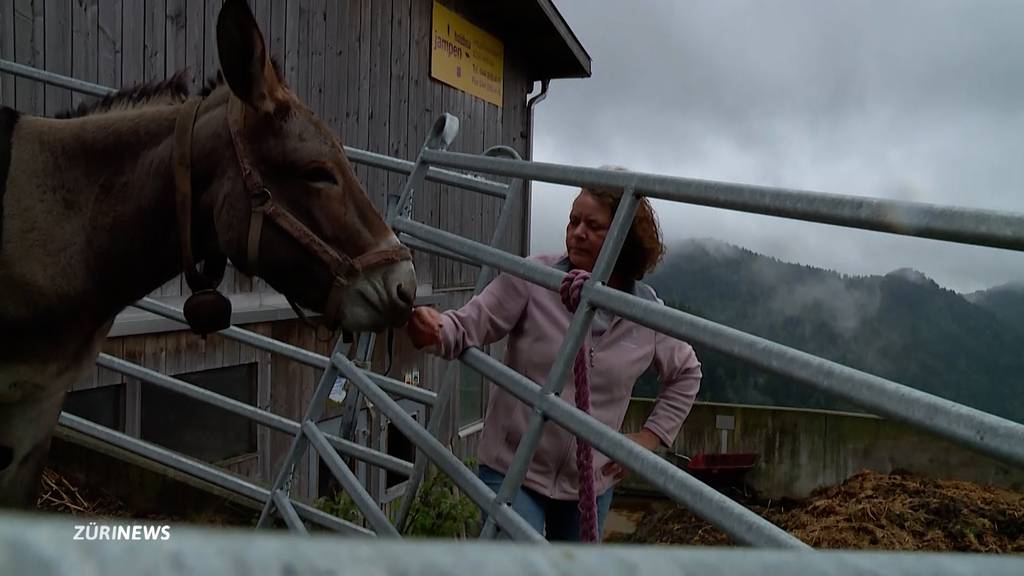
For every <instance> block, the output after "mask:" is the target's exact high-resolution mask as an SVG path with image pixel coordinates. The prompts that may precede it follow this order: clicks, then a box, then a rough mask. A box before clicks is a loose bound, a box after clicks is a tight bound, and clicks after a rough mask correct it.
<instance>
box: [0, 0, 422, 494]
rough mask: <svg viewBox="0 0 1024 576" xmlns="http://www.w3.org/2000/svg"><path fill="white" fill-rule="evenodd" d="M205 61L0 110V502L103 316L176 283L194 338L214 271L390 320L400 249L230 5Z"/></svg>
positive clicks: (47, 428) (87, 359)
mask: <svg viewBox="0 0 1024 576" xmlns="http://www.w3.org/2000/svg"><path fill="white" fill-rule="evenodd" d="M217 50H218V55H219V58H220V67H221V74H220V76H219V77H218V80H217V81H215V82H214V83H213V85H211V86H208V87H207V89H205V90H203V91H202V92H201V93H200V94H196V95H191V96H190V95H189V93H188V92H189V91H188V88H187V83H186V82H185V81H184V76H183V75H182V73H179V74H178V75H176V76H175V77H173V78H171V79H170V80H167V81H164V82H161V83H157V84H150V85H144V86H141V87H136V88H131V89H127V90H123V91H121V92H119V93H117V94H115V95H112V96H110V97H107V98H106V99H104V100H101V101H99V102H97V103H95V104H93V105H91V106H89V107H87V108H85V109H80V110H79V111H78V112H76V113H72V114H69V115H68V116H70V117H63V118H40V117H31V116H28V115H20V114H19V113H18V112H16V111H15V110H12V109H10V108H0V201H2V203H0V206H2V211H0V334H2V336H3V338H2V340H3V342H2V344H0V507H28V506H30V505H31V504H32V503H33V500H34V497H35V495H36V494H37V493H38V486H39V483H40V475H41V473H42V467H43V464H44V461H45V459H46V455H47V453H48V451H49V446H50V439H51V437H52V433H53V429H54V427H55V425H56V420H57V417H58V416H59V413H60V410H61V406H62V403H63V399H64V394H65V390H66V389H67V388H68V386H69V385H70V384H72V383H73V382H75V381H76V380H77V379H78V378H80V377H81V376H82V375H83V374H84V373H85V372H84V371H85V370H87V369H89V368H90V367H91V366H92V365H93V364H94V362H95V359H96V356H97V354H98V352H99V347H100V345H101V343H102V342H103V340H104V339H105V337H106V335H107V333H108V331H109V329H110V327H111V325H112V323H113V320H114V317H115V316H116V315H117V314H118V313H119V312H120V311H121V310H123V309H125V308H126V307H128V306H129V305H131V304H132V303H133V302H135V301H136V300H138V299H140V298H142V297H144V296H145V295H146V294H149V293H150V292H151V291H152V290H154V289H155V288H157V287H159V286H161V285H162V284H163V283H165V282H167V281H168V280H170V279H171V278H173V277H174V276H176V275H177V274H179V273H182V272H183V271H184V273H185V274H186V278H187V279H188V281H189V285H190V287H192V288H193V291H194V292H195V294H193V298H196V297H197V296H202V297H201V298H199V300H200V301H199V302H198V303H194V304H195V305H194V306H193V307H192V310H191V319H190V320H195V321H196V322H197V323H198V324H200V325H202V324H204V319H203V316H204V315H208V314H209V313H211V311H212V313H214V314H216V315H220V316H224V314H225V310H224V308H223V304H224V303H225V302H226V299H224V298H223V296H219V295H218V294H217V293H215V287H216V284H217V283H218V282H219V278H218V273H221V274H222V273H223V267H224V264H225V263H226V261H227V259H230V260H231V262H232V263H233V264H234V265H235V266H236V267H237V268H238V269H239V270H241V271H242V272H244V273H246V274H249V275H252V276H259V277H261V278H263V279H265V280H266V282H267V283H268V284H269V285H270V286H272V287H273V288H274V289H276V290H277V291H279V292H281V293H282V294H284V295H285V296H287V297H288V298H289V301H291V302H292V303H293V306H295V305H298V306H301V307H303V308H306V309H309V310H313V311H315V312H317V313H319V314H321V315H322V316H321V318H320V320H319V321H321V322H322V323H323V324H324V325H325V326H327V328H329V329H331V330H339V329H340V330H343V331H346V332H360V331H378V330H383V329H385V328H391V327H397V326H401V325H403V324H404V323H405V322H406V320H407V319H408V316H409V314H410V312H411V309H412V304H413V300H414V298H415V294H416V274H415V270H414V269H413V266H412V262H411V259H410V257H409V251H408V250H407V249H406V248H405V247H404V246H402V245H401V244H400V243H399V242H398V239H397V237H396V236H395V234H394V232H393V231H392V230H391V229H390V228H389V227H388V226H387V225H386V223H385V221H384V220H383V219H382V217H381V216H380V214H379V213H378V212H377V211H376V210H375V208H374V206H373V204H372V203H371V201H370V200H369V198H368V197H367V195H366V192H365V190H364V189H363V187H362V185H361V184H360V182H359V181H357V179H356V177H355V174H354V172H353V169H352V166H351V164H350V163H349V161H348V159H347V158H346V156H345V154H344V151H343V148H342V146H341V143H340V141H339V140H338V138H337V137H336V136H335V135H334V134H333V133H332V132H331V130H330V129H329V128H328V126H327V125H326V124H325V123H324V122H322V121H321V120H320V119H318V118H317V117H316V116H315V115H314V114H313V113H312V112H311V111H310V110H309V108H308V107H306V106H305V105H304V104H303V103H302V102H301V101H300V100H299V99H298V98H297V97H296V96H295V94H294V93H293V92H292V91H291V90H290V89H289V88H288V87H287V86H286V85H285V84H284V82H283V80H282V78H281V76H280V72H279V70H278V69H277V67H276V66H275V64H274V63H273V62H272V60H271V59H270V58H269V57H268V54H267V48H266V44H265V42H264V39H263V35H262V33H261V32H260V30H259V27H258V25H257V23H256V20H255V19H254V18H253V16H252V13H251V12H250V11H249V7H248V5H247V2H246V1H245V0H226V1H225V2H224V5H223V7H222V9H221V11H220V13H219V15H218V19H217ZM194 262H202V263H203V268H202V270H201V271H200V270H199V269H196V267H195V264H194ZM218 268H219V272H218ZM211 269H212V270H213V272H212V276H213V279H211V278H210V275H211V272H210V270H211ZM218 296H219V298H218ZM186 312H187V313H188V312H190V310H189V306H188V304H187V305H186ZM227 314H228V315H229V314H230V310H229V309H228V310H227ZM224 319H225V318H220V319H219V320H215V321H213V324H214V325H218V326H219V325H221V324H222V323H223V322H222V321H223V320H224ZM205 324H206V325H207V326H206V329H205V330H197V331H200V332H201V333H205V332H209V331H213V330H214V329H217V328H215V327H213V326H212V325H211V324H210V322H209V321H208V320H206V321H205ZM193 328H194V329H196V327H195V325H194V326H193Z"/></svg>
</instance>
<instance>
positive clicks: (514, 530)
mask: <svg viewBox="0 0 1024 576" xmlns="http://www.w3.org/2000/svg"><path fill="white" fill-rule="evenodd" d="M331 360H332V362H333V363H334V364H335V365H336V366H337V368H338V370H340V371H341V372H342V374H344V375H345V376H347V377H348V379H349V382H351V383H352V384H353V385H355V386H356V387H357V388H359V390H360V391H362V393H363V394H364V395H365V396H366V398H367V399H368V400H369V401H370V402H373V404H374V405H375V406H376V407H377V408H379V409H380V410H381V411H383V412H384V414H385V415H387V417H388V418H390V419H391V423H392V424H394V426H395V427H396V428H398V430H399V431H401V432H402V434H405V436H406V437H407V438H408V439H409V441H410V442H413V443H414V444H415V445H416V447H417V448H419V449H420V450H422V451H423V452H424V454H426V455H427V457H428V458H430V459H431V460H432V461H433V462H434V463H435V464H436V465H437V466H438V468H440V469H441V470H443V471H444V472H445V474H447V475H448V476H449V477H451V479H452V480H453V481H454V482H455V484H456V485H457V486H458V487H459V488H460V489H461V490H462V491H463V492H465V494H466V496H468V497H469V498H470V499H471V500H473V502H475V503H476V505H477V506H480V508H481V509H483V510H485V511H486V512H487V513H488V514H489V515H492V516H495V517H497V521H498V523H499V525H500V526H501V528H502V529H503V530H505V531H506V532H508V533H509V534H510V535H511V536H512V537H513V538H516V539H519V540H526V541H530V542H536V543H545V544H546V543H547V542H546V541H545V540H544V537H543V536H541V535H540V534H538V533H537V531H536V530H534V529H533V528H532V527H531V526H530V524H529V523H527V522H526V520H523V518H522V517H521V516H519V514H516V513H515V512H513V511H512V509H511V508H509V507H508V506H495V505H494V502H493V500H492V499H493V498H494V492H492V491H491V489H490V488H488V487H487V485H486V484H484V483H483V481H482V480H480V479H479V478H477V477H476V475H474V474H473V473H472V472H470V471H469V469H468V468H466V467H465V466H464V465H463V464H462V463H461V462H459V460H458V459H457V458H456V457H455V455H454V454H452V453H451V452H449V451H448V450H446V449H445V447H444V446H443V445H442V444H441V443H440V442H438V440H437V439H436V438H434V437H433V436H431V435H430V434H429V433H428V432H427V431H426V430H425V429H424V428H423V427H422V426H420V425H419V424H417V423H416V421H415V420H413V419H412V416H409V415H408V414H407V413H406V412H405V410H403V409H402V407H401V406H399V405H398V404H397V403H396V402H395V401H394V400H392V399H391V398H390V397H389V396H388V395H387V394H385V393H384V391H383V390H381V389H380V388H378V387H377V386H376V385H375V384H374V383H373V382H371V381H370V379H369V378H367V377H366V376H365V375H364V374H363V373H362V372H361V371H360V370H358V369H357V368H356V367H355V365H353V364H352V362H351V361H349V359H348V358H345V357H344V356H342V355H341V354H335V355H334V356H333V357H332V359H331Z"/></svg>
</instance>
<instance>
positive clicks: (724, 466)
mask: <svg viewBox="0 0 1024 576" xmlns="http://www.w3.org/2000/svg"><path fill="white" fill-rule="evenodd" d="M676 456H677V457H679V458H681V459H683V460H685V461H686V465H685V466H684V468H685V469H686V471H687V472H689V473H690V474H691V475H693V476H694V477H695V478H697V479H698V480H700V481H702V482H704V483H706V484H712V485H721V486H740V485H742V484H743V479H744V477H745V476H746V475H747V472H749V471H751V470H753V469H754V464H756V463H757V457H758V454H755V453H737V454H703V453H702V454H696V455H694V456H693V457H692V458H687V457H686V456H683V455H682V454H676Z"/></svg>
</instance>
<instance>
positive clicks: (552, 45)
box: [469, 0, 590, 80]
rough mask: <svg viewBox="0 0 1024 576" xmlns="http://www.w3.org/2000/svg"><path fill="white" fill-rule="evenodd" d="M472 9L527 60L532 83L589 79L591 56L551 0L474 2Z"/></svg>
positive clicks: (507, 44) (473, 13)
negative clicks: (546, 80) (558, 79)
mask: <svg viewBox="0 0 1024 576" xmlns="http://www.w3.org/2000/svg"><path fill="white" fill-rule="evenodd" d="M469 9H470V10H471V11H472V12H471V16H472V17H474V19H478V20H479V21H481V22H484V23H486V24H487V25H488V26H487V27H488V29H490V30H492V31H493V32H496V33H497V34H499V35H500V36H501V37H502V38H503V39H504V41H505V44H506V47H507V48H508V49H511V50H514V51H515V52H516V54H517V55H519V57H521V58H523V59H524V60H525V64H526V68H527V73H528V75H529V79H530V80H544V79H555V78H589V77H590V55H589V54H587V51H586V49H584V48H583V44H582V43H581V42H580V40H579V38H577V37H576V34H575V33H574V32H573V31H572V28H570V27H569V24H568V23H567V22H566V21H565V18H563V17H562V14H561V13H560V12H559V11H558V8H556V7H555V5H554V2H552V0H528V1H526V2H524V1H523V0H492V1H489V2H472V3H471V7H470V8H469Z"/></svg>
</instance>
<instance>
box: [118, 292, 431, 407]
mask: <svg viewBox="0 0 1024 576" xmlns="http://www.w3.org/2000/svg"><path fill="white" fill-rule="evenodd" d="M133 305H134V306H135V307H137V308H140V309H142V310H145V311H147V312H150V313H153V314H156V315H158V316H163V317H164V318H168V319H170V320H174V321H176V322H181V323H183V324H184V323H185V315H184V314H182V313H181V311H180V310H178V309H176V308H174V307H172V306H168V305H167V304H164V303H162V302H159V301H157V300H153V299H152V298H148V297H147V298H143V299H142V300H139V301H137V302H135V304H133ZM218 334H220V335H221V336H224V337H225V338H230V339H232V340H235V341H238V342H244V343H246V344H248V345H250V346H252V347H254V348H259V349H260V350H266V351H268V352H273V353H275V354H280V355H282V356H285V357H287V358H291V359H292V360H295V361H296V362H301V363H302V364H305V365H306V366H312V367H314V368H320V369H326V368H327V366H329V365H330V363H331V362H330V360H328V358H327V357H326V356H322V355H320V354H317V353H315V352H310V351H309V350H305V349H303V348H299V347H298V346H293V345H292V344H286V343H284V342H281V341H279V340H275V339H273V338H269V337H267V336H264V335H262V334H258V333H256V332H250V331H249V330H245V329H243V328H238V327H236V326H231V327H229V328H226V329H224V330H221V331H220V332H218ZM367 374H368V375H369V376H370V378H373V379H374V381H376V382H377V384H378V385H379V386H380V387H381V388H383V389H384V390H385V391H387V392H389V393H391V394H394V395H396V396H401V397H403V398H408V399H410V400H415V401H416V402H419V403H421V404H427V405H431V404H433V403H434V402H435V401H436V400H437V394H434V393H433V392H432V391H430V390H425V389H423V388H417V387H415V386H409V385H408V384H406V383H405V382H399V381H398V380H395V379H394V378H388V377H386V376H382V375H380V374H376V373H374V372H367Z"/></svg>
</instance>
